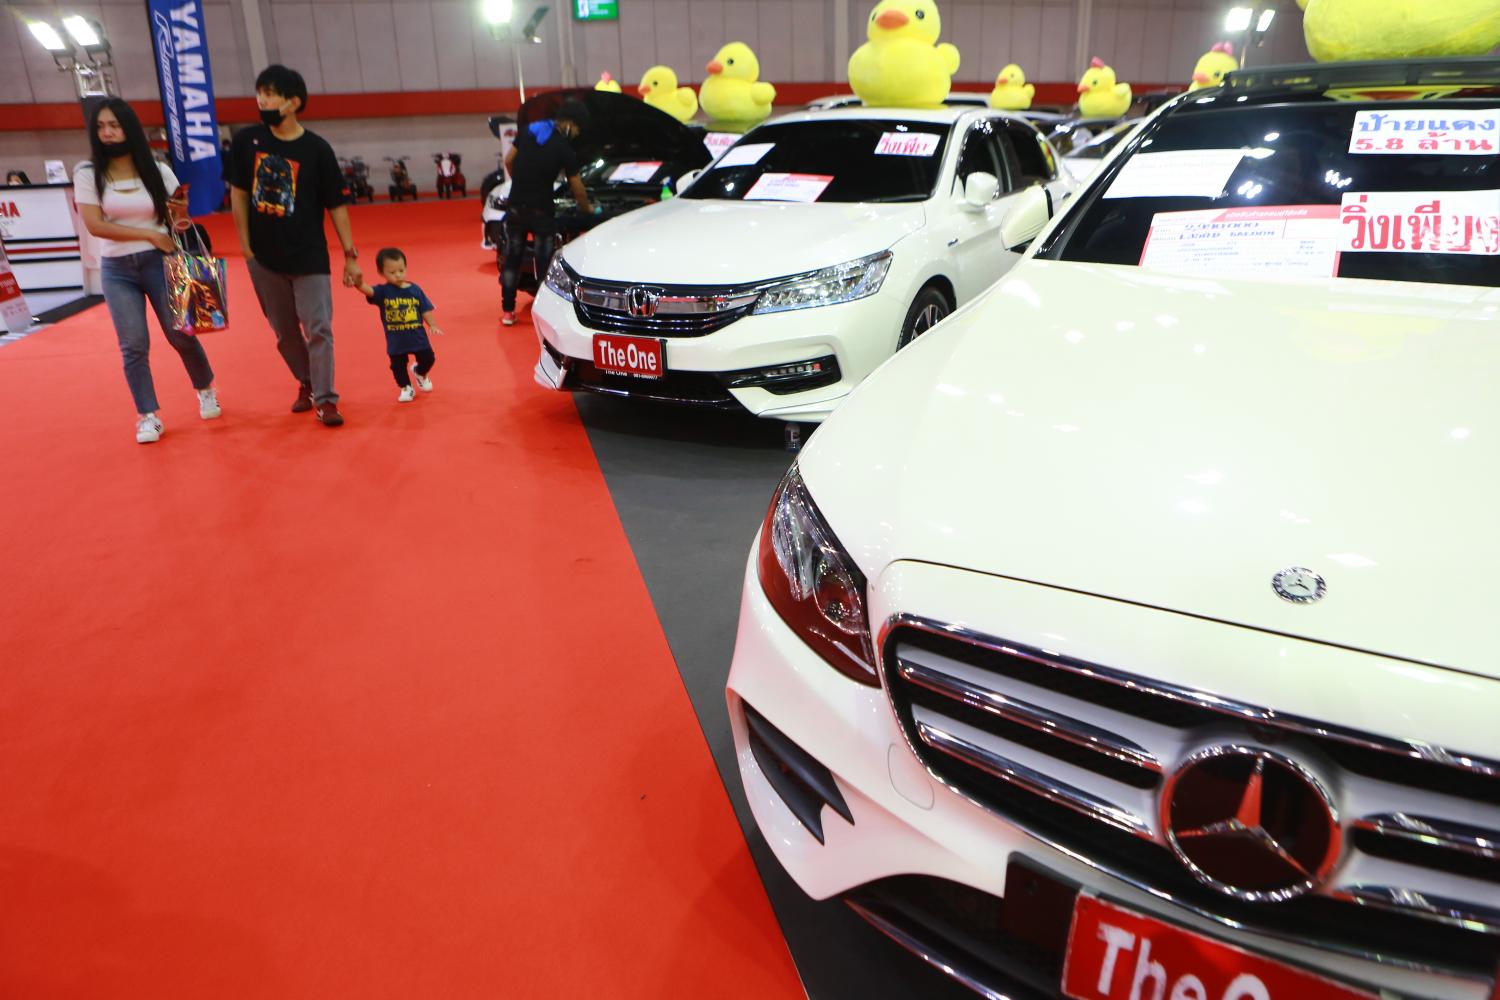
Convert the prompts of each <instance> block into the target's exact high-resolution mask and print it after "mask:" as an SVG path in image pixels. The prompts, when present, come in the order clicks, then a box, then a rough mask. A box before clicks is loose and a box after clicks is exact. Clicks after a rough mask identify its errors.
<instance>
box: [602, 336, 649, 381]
mask: <svg viewBox="0 0 1500 1000" xmlns="http://www.w3.org/2000/svg"><path fill="white" fill-rule="evenodd" d="M594 367H595V368H598V369H599V370H600V371H606V372H614V373H615V374H617V375H634V376H636V377H638V378H661V377H662V376H664V375H666V374H667V354H666V351H665V350H664V349H663V347H662V343H661V341H659V340H653V339H651V338H650V337H622V336H620V335H618V334H613V333H596V334H594Z"/></svg>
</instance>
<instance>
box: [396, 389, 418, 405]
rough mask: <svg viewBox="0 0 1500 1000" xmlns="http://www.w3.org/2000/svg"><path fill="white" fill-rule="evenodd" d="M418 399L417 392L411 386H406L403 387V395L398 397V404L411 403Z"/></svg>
mask: <svg viewBox="0 0 1500 1000" xmlns="http://www.w3.org/2000/svg"><path fill="white" fill-rule="evenodd" d="M416 398H417V390H415V389H413V388H412V387H411V386H409V385H405V386H402V387H401V395H399V396H397V397H396V402H398V403H410V402H411V401H412V400H414V399H416Z"/></svg>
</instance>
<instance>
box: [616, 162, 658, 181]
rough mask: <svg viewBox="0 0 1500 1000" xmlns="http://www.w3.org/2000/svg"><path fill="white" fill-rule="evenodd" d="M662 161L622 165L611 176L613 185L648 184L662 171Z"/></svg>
mask: <svg viewBox="0 0 1500 1000" xmlns="http://www.w3.org/2000/svg"><path fill="white" fill-rule="evenodd" d="M661 164H662V161H661V160H642V161H640V162H638V163H622V164H620V165H619V166H618V167H615V169H614V170H613V171H611V173H610V175H609V182H610V183H611V184H646V183H649V182H650V180H651V178H653V177H655V176H656V172H657V171H658V170H660V169H661Z"/></svg>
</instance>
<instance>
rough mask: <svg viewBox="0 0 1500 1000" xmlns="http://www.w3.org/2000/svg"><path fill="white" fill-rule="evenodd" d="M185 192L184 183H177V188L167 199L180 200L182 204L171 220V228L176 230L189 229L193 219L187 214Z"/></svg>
mask: <svg viewBox="0 0 1500 1000" xmlns="http://www.w3.org/2000/svg"><path fill="white" fill-rule="evenodd" d="M187 193H188V186H187V185H186V184H179V185H177V190H176V191H173V192H172V197H171V198H170V199H169V200H170V201H176V202H181V204H182V209H181V214H180V215H177V216H176V218H174V219H173V220H172V228H173V229H176V230H177V231H178V232H181V231H183V230H185V229H191V228H192V226H193V220H192V219H191V218H189V217H188V214H187Z"/></svg>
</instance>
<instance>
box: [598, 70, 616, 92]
mask: <svg viewBox="0 0 1500 1000" xmlns="http://www.w3.org/2000/svg"><path fill="white" fill-rule="evenodd" d="M594 89H595V90H602V91H604V92H605V93H608V94H618V93H620V81H619V80H616V79H615V78H614V77H613V76H611V75H610V73H609V70H605V71H604V72H603V73H600V74H599V82H598V83H596V84H594Z"/></svg>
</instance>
